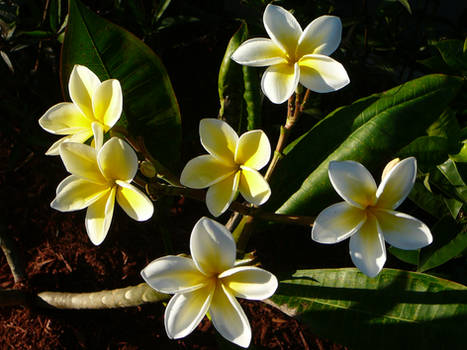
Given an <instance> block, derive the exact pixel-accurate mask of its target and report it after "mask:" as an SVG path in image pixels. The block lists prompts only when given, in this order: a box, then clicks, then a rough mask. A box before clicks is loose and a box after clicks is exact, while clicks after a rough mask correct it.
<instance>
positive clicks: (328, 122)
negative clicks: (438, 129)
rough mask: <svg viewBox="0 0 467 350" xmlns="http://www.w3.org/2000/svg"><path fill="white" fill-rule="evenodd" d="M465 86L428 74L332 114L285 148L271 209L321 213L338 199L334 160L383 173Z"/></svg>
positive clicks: (275, 181)
mask: <svg viewBox="0 0 467 350" xmlns="http://www.w3.org/2000/svg"><path fill="white" fill-rule="evenodd" d="M461 85H462V80H461V79H460V78H457V77H451V76H445V75H428V76H424V77H422V78H419V79H415V80H412V81H409V82H407V83H405V84H403V85H400V86H398V87H395V88H393V89H391V90H389V91H386V92H384V93H382V94H380V95H373V96H370V97H368V98H366V99H363V100H360V101H357V102H356V103H354V104H352V105H351V106H349V107H345V108H343V109H340V110H337V111H336V112H333V113H332V114H331V115H329V116H328V117H326V118H325V119H324V120H322V121H321V122H320V123H318V124H317V125H316V126H315V127H314V128H313V129H311V130H310V131H309V132H308V133H307V134H305V135H304V136H303V137H301V138H300V139H299V140H298V141H297V142H295V143H293V144H292V145H290V147H288V148H287V149H286V152H285V153H286V156H285V158H284V159H283V160H282V161H281V162H280V164H279V166H278V169H277V170H276V172H275V174H274V178H273V181H272V183H271V187H272V193H273V198H271V200H270V201H271V203H270V204H269V208H272V209H277V211H278V212H279V213H283V214H296V215H315V214H317V213H318V212H319V211H320V210H322V209H323V208H324V207H325V206H326V205H328V204H330V203H332V202H334V201H336V200H338V197H337V195H336V194H335V192H334V191H333V190H332V187H331V184H330V182H329V180H328V173H327V170H328V164H329V162H330V161H331V160H346V159H353V160H356V161H358V162H361V163H363V164H364V165H365V166H366V167H367V168H368V169H370V170H371V171H375V170H382V167H383V166H384V164H385V163H386V162H387V161H389V160H391V159H392V158H394V156H395V155H396V154H397V152H398V151H399V150H400V149H401V148H403V147H405V146H407V145H408V144H409V143H411V142H412V141H413V140H415V139H416V138H417V137H419V136H423V135H424V134H425V132H426V129H427V128H428V127H429V126H430V125H431V124H432V123H433V122H434V121H435V120H436V119H437V118H438V117H439V116H440V115H441V113H442V112H443V110H444V109H445V108H446V106H447V105H448V104H449V103H450V101H451V100H452V99H453V98H454V97H455V96H456V94H457V92H458V90H459V89H460V87H461ZM359 107H360V109H359ZM287 197H289V198H287Z"/></svg>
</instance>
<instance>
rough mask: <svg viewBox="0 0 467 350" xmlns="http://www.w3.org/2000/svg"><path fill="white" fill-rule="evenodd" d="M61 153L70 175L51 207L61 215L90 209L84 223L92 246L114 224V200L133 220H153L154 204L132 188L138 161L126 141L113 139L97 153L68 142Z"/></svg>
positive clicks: (102, 239)
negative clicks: (60, 212) (151, 218)
mask: <svg viewBox="0 0 467 350" xmlns="http://www.w3.org/2000/svg"><path fill="white" fill-rule="evenodd" d="M59 150H60V157H61V158H62V160H63V163H64V164H65V168H66V169H67V171H68V172H70V173H71V175H70V176H68V177H67V178H65V179H64V180H63V181H62V182H61V183H60V184H59V185H58V187H57V195H56V197H55V199H54V200H53V201H52V203H51V204H50V205H51V207H52V208H54V209H57V210H59V211H62V212H68V211H75V210H80V209H84V208H88V209H87V213H86V219H85V223H86V231H87V233H88V236H89V238H90V239H91V242H92V243H94V244H95V245H99V244H101V243H102V242H103V241H104V239H105V237H106V235H107V232H108V230H109V227H110V223H111V222H112V216H113V211H114V204H115V199H116V200H117V203H118V204H120V206H121V207H122V209H123V210H124V211H125V212H126V213H127V214H128V216H129V217H131V218H132V219H134V220H137V221H144V220H147V219H149V218H150V217H151V216H152V214H153V212H154V207H153V205H152V202H151V201H150V200H149V198H148V197H146V195H145V194H144V193H143V192H141V191H140V190H139V189H137V188H136V187H135V186H133V185H132V184H130V182H131V181H132V180H133V178H134V177H135V175H136V172H137V170H138V159H137V157H136V153H135V151H133V149H132V148H131V147H130V145H128V144H127V143H126V142H125V141H123V140H121V139H119V138H117V137H112V138H111V139H110V140H109V141H107V142H106V143H105V144H104V145H103V146H102V147H101V148H99V149H98V150H96V149H95V148H93V147H91V146H88V145H84V144H81V143H75V142H73V143H72V142H65V143H62V144H61V145H60V148H59Z"/></svg>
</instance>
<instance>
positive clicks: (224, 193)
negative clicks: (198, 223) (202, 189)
mask: <svg viewBox="0 0 467 350" xmlns="http://www.w3.org/2000/svg"><path fill="white" fill-rule="evenodd" d="M239 182H240V172H239V171H237V172H236V173H235V174H233V175H231V176H229V177H227V178H226V179H224V180H222V181H219V182H218V183H215V184H214V185H212V186H211V187H209V189H208V191H207V193H206V206H207V207H208V210H209V212H210V213H211V214H212V215H213V216H215V217H217V216H219V215H221V214H222V213H223V212H224V211H226V210H227V208H228V207H229V206H230V204H231V203H232V202H233V200H234V199H235V197H236V195H237V191H238V186H239Z"/></svg>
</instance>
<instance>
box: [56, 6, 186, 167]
mask: <svg viewBox="0 0 467 350" xmlns="http://www.w3.org/2000/svg"><path fill="white" fill-rule="evenodd" d="M75 64H82V65H85V66H87V67H88V68H89V69H91V70H92V71H93V72H94V73H96V74H97V76H98V77H99V78H100V79H101V80H105V79H109V78H115V79H118V80H119V81H120V83H121V85H122V89H123V111H124V113H123V115H122V117H121V118H120V121H119V123H118V125H120V126H127V127H128V130H129V132H130V134H131V135H132V136H133V137H138V136H142V137H143V139H144V142H145V145H146V147H147V149H148V150H149V152H150V153H151V154H152V155H153V156H154V157H155V158H156V159H157V160H159V161H160V162H161V163H162V164H164V165H165V166H167V167H169V168H171V169H176V168H177V166H178V164H177V163H178V160H179V157H180V141H181V125H180V124H181V121H180V111H179V108H178V104H177V100H176V98H175V95H174V92H173V89H172V85H171V83H170V80H169V77H168V75H167V72H166V70H165V68H164V66H163V65H162V63H161V61H160V59H159V58H158V57H157V56H156V54H155V53H154V52H153V51H152V50H151V49H150V48H149V47H148V46H146V44H144V43H143V42H142V41H141V40H139V39H138V38H136V37H135V36H134V35H133V34H131V33H129V32H127V31H126V30H124V29H123V28H121V27H118V26H117V25H115V24H113V23H111V22H109V21H107V20H105V19H103V18H101V17H99V16H97V15H96V14H94V13H93V12H92V11H90V10H89V9H88V8H86V7H85V6H84V5H83V4H82V3H81V2H80V1H78V0H70V14H69V22H68V29H67V32H66V35H65V41H64V43H63V48H62V59H61V79H62V88H63V90H64V93H65V92H66V90H67V85H68V77H69V75H70V73H71V70H72V69H73V66H74V65H75ZM66 95H68V93H67V92H66Z"/></svg>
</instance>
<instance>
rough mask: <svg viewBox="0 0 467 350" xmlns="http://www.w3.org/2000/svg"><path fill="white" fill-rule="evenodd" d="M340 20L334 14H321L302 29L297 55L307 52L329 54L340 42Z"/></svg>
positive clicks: (300, 55) (306, 53)
mask: <svg viewBox="0 0 467 350" xmlns="http://www.w3.org/2000/svg"><path fill="white" fill-rule="evenodd" d="M341 36H342V22H341V20H340V18H339V17H336V16H321V17H318V18H316V19H315V20H313V21H312V22H311V23H310V24H309V25H307V27H306V28H305V29H304V31H303V33H302V35H301V36H300V39H299V40H298V48H297V57H302V56H304V55H308V54H321V55H326V56H329V55H330V54H332V53H333V52H334V51H335V50H336V49H337V48H338V47H339V44H340V43H341Z"/></svg>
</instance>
